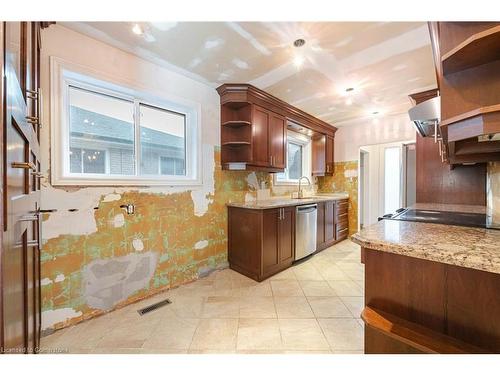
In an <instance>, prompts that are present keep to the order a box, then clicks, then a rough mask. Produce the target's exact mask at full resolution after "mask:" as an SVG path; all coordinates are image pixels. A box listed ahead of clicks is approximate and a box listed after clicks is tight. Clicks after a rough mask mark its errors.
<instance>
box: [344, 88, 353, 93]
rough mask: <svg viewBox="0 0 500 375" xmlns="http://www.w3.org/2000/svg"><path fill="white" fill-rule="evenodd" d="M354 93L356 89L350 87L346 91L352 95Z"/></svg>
mask: <svg viewBox="0 0 500 375" xmlns="http://www.w3.org/2000/svg"><path fill="white" fill-rule="evenodd" d="M353 91H354V87H348V88H346V89H345V92H346V93H348V94H349V93H352V92H353Z"/></svg>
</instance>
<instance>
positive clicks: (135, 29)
mask: <svg viewBox="0 0 500 375" xmlns="http://www.w3.org/2000/svg"><path fill="white" fill-rule="evenodd" d="M132 32H133V33H134V34H136V35H142V34H143V33H144V31H143V30H142V27H141V25H139V24H138V23H136V24H135V25H134V27H132Z"/></svg>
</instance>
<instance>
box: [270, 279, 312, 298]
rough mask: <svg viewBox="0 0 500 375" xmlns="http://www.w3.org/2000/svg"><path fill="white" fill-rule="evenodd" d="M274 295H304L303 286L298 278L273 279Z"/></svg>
mask: <svg viewBox="0 0 500 375" xmlns="http://www.w3.org/2000/svg"><path fill="white" fill-rule="evenodd" d="M271 288H272V291H273V296H280V297H293V296H303V295H304V293H303V292H302V288H301V287H300V284H299V282H298V281H297V280H271Z"/></svg>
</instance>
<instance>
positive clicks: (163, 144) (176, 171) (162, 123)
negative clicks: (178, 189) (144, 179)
mask: <svg viewBox="0 0 500 375" xmlns="http://www.w3.org/2000/svg"><path fill="white" fill-rule="evenodd" d="M140 111H141V126H140V132H141V136H140V139H141V168H140V171H141V175H175V176H183V175H185V174H186V168H185V160H186V145H185V138H186V126H185V124H186V117H185V116H184V115H182V114H180V113H175V112H170V111H166V110H163V109H159V108H155V107H150V106H147V105H142V104H141V106H140Z"/></svg>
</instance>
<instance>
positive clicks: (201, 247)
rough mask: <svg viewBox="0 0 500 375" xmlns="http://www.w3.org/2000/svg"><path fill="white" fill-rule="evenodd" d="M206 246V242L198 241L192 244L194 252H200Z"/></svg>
mask: <svg viewBox="0 0 500 375" xmlns="http://www.w3.org/2000/svg"><path fill="white" fill-rule="evenodd" d="M207 246H208V241H207V240H202V241H198V242H196V243H195V244H194V248H195V249H196V250H201V249H204V248H205V247H207Z"/></svg>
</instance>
